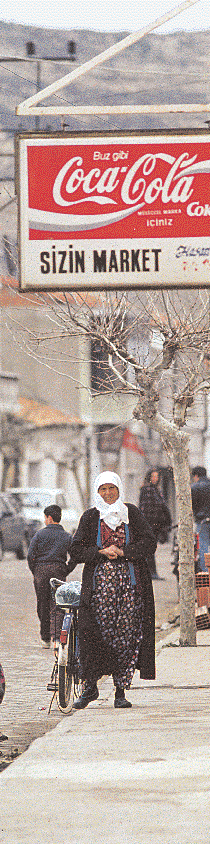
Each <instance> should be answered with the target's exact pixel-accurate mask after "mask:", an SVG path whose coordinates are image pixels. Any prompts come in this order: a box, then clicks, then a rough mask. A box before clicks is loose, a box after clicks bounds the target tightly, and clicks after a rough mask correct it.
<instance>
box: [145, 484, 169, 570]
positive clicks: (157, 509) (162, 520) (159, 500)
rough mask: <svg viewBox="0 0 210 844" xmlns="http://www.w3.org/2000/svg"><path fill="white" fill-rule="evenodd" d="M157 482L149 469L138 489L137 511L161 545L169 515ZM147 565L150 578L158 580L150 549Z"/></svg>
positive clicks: (165, 536)
mask: <svg viewBox="0 0 210 844" xmlns="http://www.w3.org/2000/svg"><path fill="white" fill-rule="evenodd" d="M159 482H160V474H159V471H158V470H157V469H151V470H150V471H149V472H147V474H146V476H145V479H144V484H143V486H142V487H141V489H140V497H139V510H140V512H141V513H142V515H143V516H144V517H145V519H146V520H147V522H149V525H150V527H151V529H152V532H153V533H154V535H155V537H156V540H157V542H158V541H159V542H161V543H162V544H163V543H164V542H166V541H167V536H168V531H169V529H170V527H171V514H170V510H169V508H168V506H167V504H166V501H165V500H164V498H163V495H162V494H161V492H160V490H159V489H158V484H159ZM147 563H148V566H149V569H150V572H151V575H152V578H153V579H154V580H156V579H158V574H157V569H156V563H155V554H154V552H153V551H151V549H150V550H149V553H148V554H147Z"/></svg>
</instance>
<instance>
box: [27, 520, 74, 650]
mask: <svg viewBox="0 0 210 844" xmlns="http://www.w3.org/2000/svg"><path fill="white" fill-rule="evenodd" d="M44 517H45V527H44V528H41V530H38V531H37V533H35V535H34V536H33V539H32V540H31V542H30V545H29V549H28V565H29V568H30V570H31V572H32V574H33V578H34V587H35V592H36V596H37V615H38V617H39V620H40V634H41V644H42V647H43V648H49V647H50V642H51V638H52V640H53V641H54V644H55V647H56V646H57V642H58V640H59V636H60V628H61V627H62V621H63V612H62V610H61V611H60V612H57V615H56V627H57V629H56V635H55V602H54V601H53V600H52V595H51V589H50V578H51V577H57V578H58V579H59V580H66V577H67V574H68V572H69V565H68V563H67V557H69V555H70V549H71V542H72V537H71V535H70V534H69V533H67V532H66V531H65V530H64V528H63V527H62V525H61V524H60V521H61V508H60V507H59V506H58V504H49V506H48V507H45V510H44Z"/></svg>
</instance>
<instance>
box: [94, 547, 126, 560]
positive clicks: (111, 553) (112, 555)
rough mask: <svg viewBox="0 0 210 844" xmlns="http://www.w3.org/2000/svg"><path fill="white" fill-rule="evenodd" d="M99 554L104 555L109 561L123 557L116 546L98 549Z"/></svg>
mask: <svg viewBox="0 0 210 844" xmlns="http://www.w3.org/2000/svg"><path fill="white" fill-rule="evenodd" d="M99 554H104V556H105V557H108V559H109V560H116V559H117V557H124V552H123V550H122V548H118V547H117V545H109V547H108V548H100V550H99Z"/></svg>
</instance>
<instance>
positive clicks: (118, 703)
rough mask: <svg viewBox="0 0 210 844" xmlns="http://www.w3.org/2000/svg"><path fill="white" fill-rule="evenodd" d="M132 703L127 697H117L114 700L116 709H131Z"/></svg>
mask: <svg viewBox="0 0 210 844" xmlns="http://www.w3.org/2000/svg"><path fill="white" fill-rule="evenodd" d="M131 706H132V703H130V700H126V698H125V697H116V698H115V701H114V707H115V709H131Z"/></svg>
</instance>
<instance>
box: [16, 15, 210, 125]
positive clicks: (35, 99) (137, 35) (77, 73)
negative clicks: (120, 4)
mask: <svg viewBox="0 0 210 844" xmlns="http://www.w3.org/2000/svg"><path fill="white" fill-rule="evenodd" d="M198 2H200V0H184V2H182V3H181V4H180V5H178V6H175V7H174V8H173V9H171V11H170V12H166V13H165V14H164V15H161V17H160V18H156V20H155V21H153V23H151V24H149V25H148V26H146V27H144V28H143V29H140V30H139V31H138V32H133V33H131V35H128V36H126V38H123V39H122V41H118V42H117V43H116V44H113V45H112V47H109V48H108V49H107V50H104V51H103V52H102V53H99V54H98V55H97V56H94V57H93V58H92V59H90V60H89V61H88V62H85V63H84V64H83V65H80V67H77V68H75V70H73V71H71V73H67V75H66V76H63V77H62V78H61V79H58V80H57V81H56V82H53V83H52V84H51V85H48V86H47V87H46V88H43V90H42V91H39V92H38V93H37V94H34V95H33V96H32V97H28V99H27V100H24V102H22V103H20V104H19V105H18V106H17V108H16V114H31V110H30V109H31V106H36V105H37V103H39V102H41V101H42V100H43V99H46V97H49V96H51V95H52V94H57V92H58V91H60V90H61V89H62V88H65V87H66V86H67V85H70V84H71V83H72V82H74V80H75V79H79V78H80V77H81V76H84V74H85V73H88V71H89V70H93V69H94V68H95V67H97V66H98V65H100V64H103V62H105V61H107V60H109V59H111V58H113V56H116V55H117V54H118V53H121V52H122V51H123V50H125V49H126V48H127V47H130V46H132V44H135V43H136V42H137V41H140V39H141V38H144V36H145V35H148V34H149V33H150V32H153V30H154V29H157V28H158V27H159V26H162V24H164V23H167V21H169V20H172V19H173V18H175V17H177V15H180V14H181V12H184V11H186V9H189V8H190V7H191V6H194V5H195V3H198ZM33 113H34V112H33ZM39 113H41V112H39V109H38V108H37V110H36V114H39ZM48 113H49V112H48ZM50 113H51V114H54V107H53V106H51V112H50ZM62 113H64V112H62Z"/></svg>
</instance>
